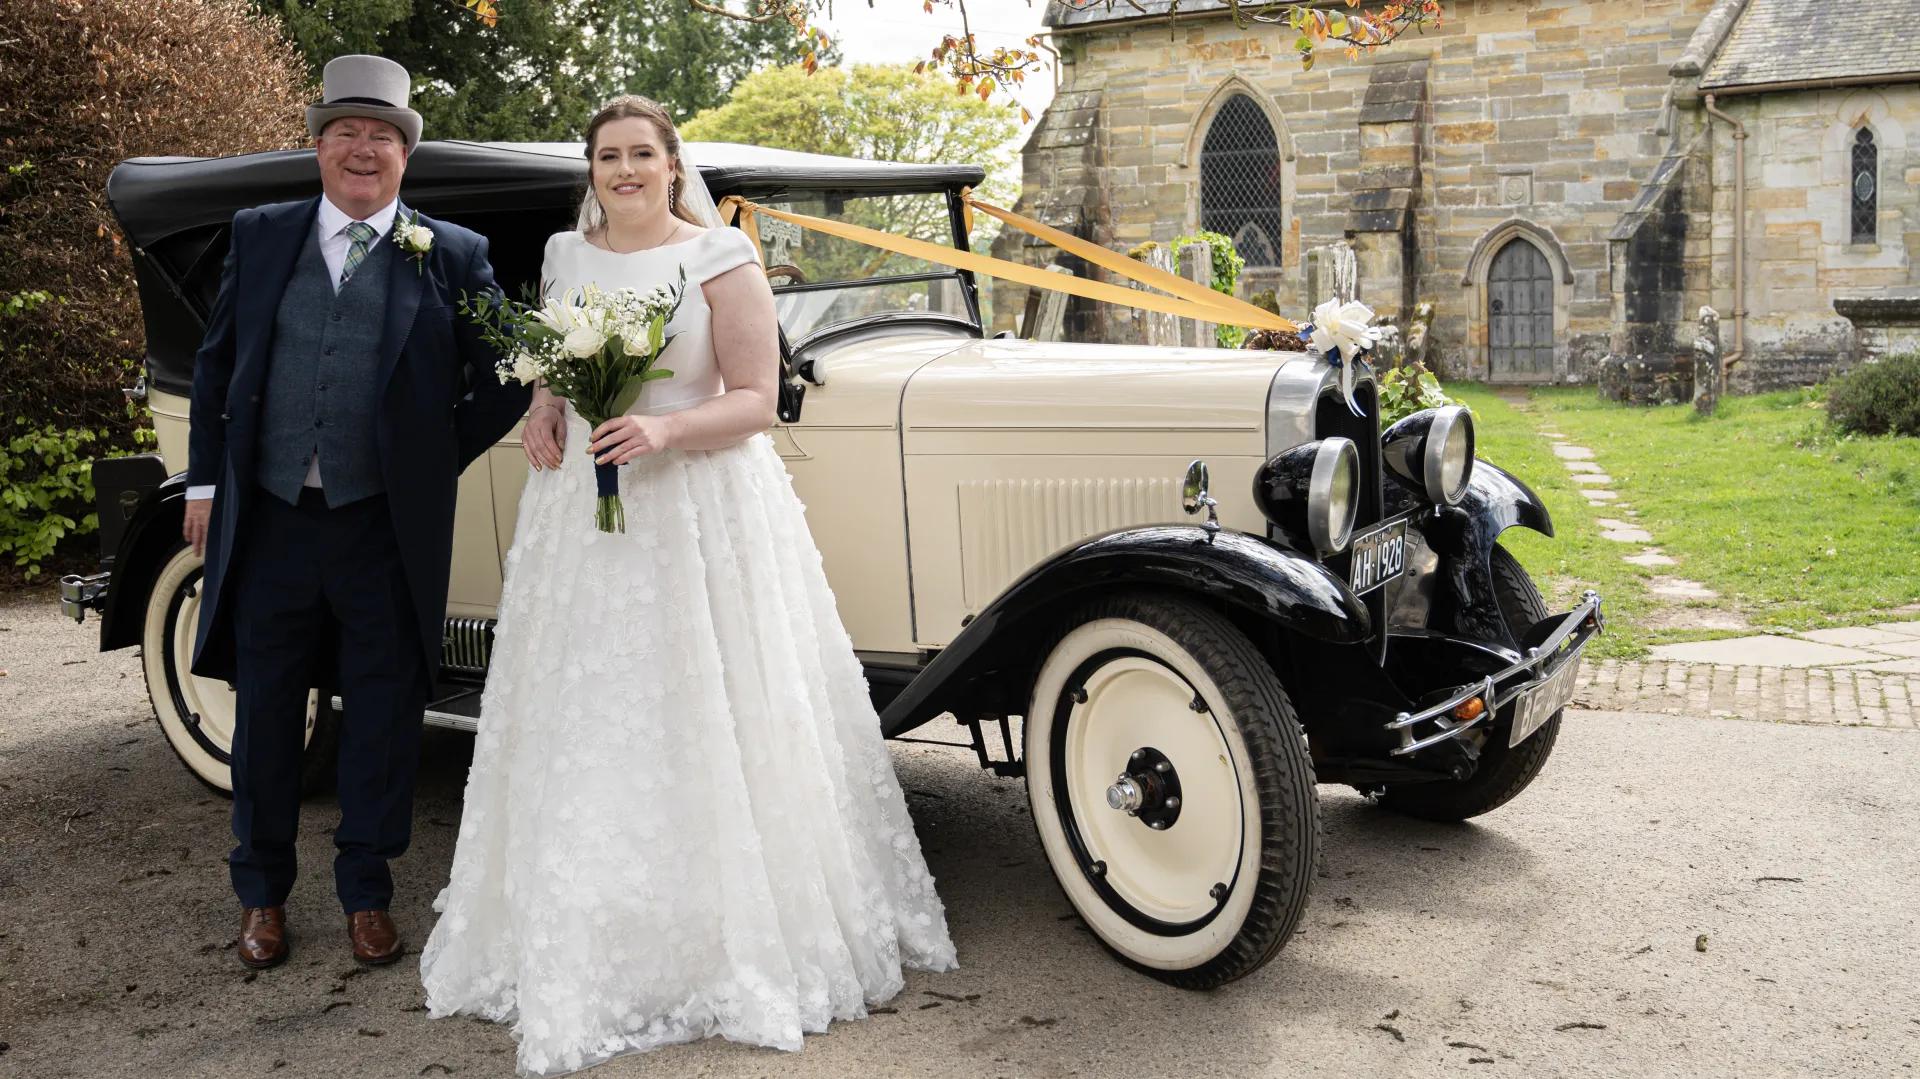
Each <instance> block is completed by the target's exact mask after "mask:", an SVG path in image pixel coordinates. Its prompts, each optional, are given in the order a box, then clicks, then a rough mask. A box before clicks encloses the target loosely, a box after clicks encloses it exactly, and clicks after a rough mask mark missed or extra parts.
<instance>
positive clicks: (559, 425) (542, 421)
mask: <svg viewBox="0 0 1920 1079" xmlns="http://www.w3.org/2000/svg"><path fill="white" fill-rule="evenodd" d="M520 448H521V449H522V450H524V451H526V455H527V463H528V464H531V465H532V466H533V467H534V468H535V469H536V470H540V469H548V468H559V467H560V454H561V453H562V452H563V451H564V450H565V449H566V448H567V413H566V403H565V402H563V401H561V400H559V399H557V398H556V399H550V400H547V401H541V402H539V403H536V404H535V405H534V406H533V410H532V411H530V412H528V413H527V426H526V428H525V429H524V430H523V432H522V433H521V435H520Z"/></svg>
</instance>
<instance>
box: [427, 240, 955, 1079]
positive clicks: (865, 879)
mask: <svg viewBox="0 0 1920 1079" xmlns="http://www.w3.org/2000/svg"><path fill="white" fill-rule="evenodd" d="M753 258H754V253H753V250H752V248H751V246H750V245H749V243H748V242H747V240H746V238H745V236H744V235H743V234H741V233H740V232H739V231H738V230H735V229H730V228H729V229H715V230H712V231H710V232H707V233H705V234H702V235H701V236H700V237H699V238H697V239H694V240H691V241H688V242H686V243H681V244H675V245H672V246H667V247H661V248H656V249H654V250H650V251H644V252H637V253H634V254H631V255H620V254H615V253H613V252H609V251H606V250H603V249H601V248H597V247H594V246H592V245H591V244H588V243H587V242H586V241H585V240H584V239H582V238H581V236H580V234H579V233H562V234H560V235H557V236H555V237H554V238H553V239H552V240H551V241H550V242H549V243H548V245H547V255H546V266H545V270H544V273H543V275H542V276H543V278H544V279H545V280H546V281H547V282H549V283H550V285H551V286H552V287H553V288H554V290H555V292H556V294H557V293H558V292H559V291H560V290H563V289H565V288H567V287H569V286H572V285H582V284H586V283H587V282H589V281H591V282H596V283H598V284H599V285H600V286H601V287H602V288H605V289H613V288H618V287H623V286H625V287H632V288H635V289H639V290H642V291H644V290H647V289H650V288H653V287H655V286H658V285H662V284H671V283H673V282H674V281H675V279H676V278H677V276H678V273H679V270H680V268H681V267H682V266H684V267H685V268H686V271H687V295H686V299H685V300H684V302H683V303H682V306H681V309H680V312H679V314H678V316H677V317H676V318H675V320H674V321H673V323H672V324H671V325H670V326H669V332H672V333H676V334H678V337H677V338H676V339H675V340H674V341H673V342H672V344H670V345H669V346H668V349H667V351H666V353H665V354H664V355H663V357H662V359H661V366H663V367H666V368H670V369H671V370H673V371H674V377H672V378H671V379H663V380H661V381H659V382H654V383H650V384H649V385H648V387H647V390H646V392H645V394H644V395H643V396H642V397H641V399H640V402H639V404H638V405H636V406H635V411H636V412H639V411H645V412H651V413H662V412H668V411H672V410H674V409H679V408H686V407H689V406H691V405H694V404H698V403H699V402H700V401H703V400H706V399H707V398H709V397H712V396H715V395H718V394H719V393H721V392H723V389H724V387H723V386H722V385H721V381H720V375H719V372H718V370H717V369H716V367H715V364H714V358H713V345H712V340H711V336H710V322H709V315H710V312H709V310H708V308H707V306H706V302H705V297H704V295H703V294H702V291H701V289H700V283H701V282H703V281H706V280H708V279H709V278H711V277H713V276H715V275H717V274H719V273H722V272H724V271H726V270H729V269H732V268H733V267H735V266H739V265H742V264H744V263H747V262H750V261H752V260H753ZM587 435H588V428H587V425H586V423H585V422H584V421H583V420H581V419H579V418H578V417H577V416H570V417H569V420H568V430H567V444H566V453H565V455H564V456H565V465H564V466H563V467H562V468H560V469H559V470H557V471H554V470H547V471H539V472H533V473H532V474H531V475H529V476H528V478H527V487H526V492H525V494H524V495H523V496H522V498H521V500H520V517H519V524H518V527H517V528H516V530H515V533H514V539H513V549H512V551H511V552H510V553H509V554H508V555H507V562H506V584H505V591H504V594H503V595H502V598H501V603H500V616H499V617H500V621H499V625H498V628H497V631H496V642H497V643H496V647H495V651H494V660H493V666H492V669H491V670H490V671H489V673H488V676H487V688H486V693H485V695H484V697H483V698H482V701H483V703H482V706H481V718H480V731H479V735H478V738H477V739H476V741H475V744H474V754H473V769H472V771H471V773H470V774H469V775H468V778H467V791H466V806H465V811H464V815H463V816H462V818H461V821H460V836H459V846H458V849H457V850H456V852H455V854H454V861H453V872H452V879H451V881H450V883H449V884H448V886H447V889H446V891H444V892H443V893H441V895H440V898H439V899H438V900H437V901H436V903H435V907H436V909H438V910H440V911H441V912H442V915H441V918H440V920H439V922H438V924H437V925H435V927H434V929H433V933H432V936H431V937H430V938H429V939H428V941H427V944H426V948H425V950H424V952H423V954H422V955H421V960H420V969H421V976H422V979H423V981H424V982H425V985H426V990H427V1004H428V1007H429V1009H430V1010H431V1012H432V1014H433V1015H435V1016H446V1015H452V1014H455V1013H465V1014H471V1015H479V1016H484V1017H486V1018H489V1019H493V1020H497V1021H504V1022H511V1023H513V1025H514V1034H515V1036H516V1037H517V1038H518V1039H519V1043H520V1048H519V1057H518V1063H519V1067H520V1070H521V1071H522V1072H523V1073H531V1074H535V1075H554V1074H559V1073H564V1072H569V1071H574V1070H576V1069H580V1068H584V1067H589V1066H591V1065H593V1064H596V1063H599V1062H600V1061H603V1060H605V1059H607V1058H609V1057H612V1056H616V1055H619V1054H621V1053H627V1052H634V1051H639V1050H645V1049H649V1048H652V1047H655V1046H659V1045H664V1044H667V1043H671V1042H683V1041H690V1040H694V1039H699V1038H705V1037H708V1036H711V1035H720V1036H722V1037H725V1038H728V1039H731V1040H734V1041H740V1042H749V1043H753V1044H757V1045H766V1046H774V1047H777V1048H781V1049H790V1050H791V1049H799V1048H800V1045H801V1034H802V1033H803V1032H817V1031H821V1030H824V1029H826V1026H827V1023H828V1021H829V1020H832V1019H854V1018H860V1017H863V1016H864V1015H865V1014H866V1005H867V1004H869V1003H877V1002H879V1001H882V1000H885V999H887V998H889V997H892V996H893V995H894V994H896V993H898V992H899V991H900V989H901V985H902V978H901V968H902V966H905V967H909V968H912V969H916V970H935V971H938V970H950V969H952V968H953V967H954V966H955V958H954V949H953V944H952V942H951V940H950V939H949V937H948V935H947V926H946V916H945V913H944V911H943V910H942V908H941V905H940V900H939V898H938V897H937V896H936V895H935V894H934V887H933V878H932V877H931V876H929V875H928V873H927V868H926V863H925V861H924V860H923V858H922V857H921V853H920V843H919V840H918V839H917V838H916V837H915V835H914V831H913V822H912V821H911V820H910V819H909V818H908V816H907V808H906V802H905V800H904V799H903V797H902V796H901V791H900V786H899V784H898V782H897V781H896V780H895V778H894V773H893V763H892V760H891V758H890V757H889V755H888V752H887V748H886V745H885V743H884V742H883V741H882V740H881V737H880V728H879V722H878V719H877V718H876V716H875V714H874V710H873V706H872V704H871V703H870V702H869V700H868V697H867V687H866V683H865V681H864V679H863V678H862V675H861V670H860V665H859V663H858V661H857V660H856V659H855V658H854V655H853V648H852V644H851V642H850V641H849V639H848V637H847V633H846V630H845V629H844V628H843V627H842V625H841V623H840V618H839V615H838V613H837V612H836V610H835V608H834V601H833V594H832V593H831V592H830V591H829V590H828V588H827V581H826V577H825V575H824V574H823V573H822V571H821V564H820V553H819V551H818V549H817V548H815V546H814V544H813V538H812V536H811V535H810V534H809V533H808V531H807V524H806V519H805V517H804V516H803V513H802V508H801V505H800V501H799V499H798V498H796V497H795V495H794V492H793V488H792V483H791V481H790V480H789V478H788V476H787V473H786V469H785V468H784V467H783V466H782V464H781V462H780V458H779V456H778V455H777V454H776V453H775V451H774V448H773V444H772V440H771V439H770V438H769V437H768V436H766V435H764V434H763V435H756V436H754V437H753V438H751V439H748V440H747V441H746V442H745V443H744V444H742V445H739V446H735V447H733V448H731V449H724V450H715V451H710V452H695V451H688V452H682V451H678V450H669V451H666V452H664V453H660V454H657V455H654V456H650V457H643V458H641V459H639V460H636V461H633V462H631V463H629V464H626V465H624V466H622V467H621V469H620V495H621V499H622V501H623V503H624V505H625V510H626V517H627V519H626V527H627V530H626V532H625V534H618V533H615V534H607V533H601V532H598V531H596V530H595V529H594V523H593V516H594V515H593V505H594V497H595V492H594V477H593V466H592V462H591V459H590V458H589V456H588V455H587V454H586V453H585V452H583V451H584V447H586V445H587V444H588V441H589V440H588V437H587Z"/></svg>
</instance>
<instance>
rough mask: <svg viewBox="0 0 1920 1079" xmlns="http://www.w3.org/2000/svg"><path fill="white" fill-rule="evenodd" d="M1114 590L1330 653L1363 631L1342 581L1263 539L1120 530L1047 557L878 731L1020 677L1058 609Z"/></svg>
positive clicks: (897, 729) (941, 658)
mask: <svg viewBox="0 0 1920 1079" xmlns="http://www.w3.org/2000/svg"><path fill="white" fill-rule="evenodd" d="M1119 587H1149V588H1160V589H1164V590H1167V591H1172V592H1179V593H1186V594H1188V595H1191V596H1194V597H1195V598H1196V599H1199V600H1201V601H1203V602H1208V603H1215V604H1225V605H1228V606H1232V607H1236V608H1239V609H1241V610H1242V611H1245V612H1247V613H1248V614H1249V615H1252V616H1254V617H1256V618H1260V619H1264V620H1266V621H1269V622H1272V623H1274V624H1276V625H1278V626H1280V627H1282V628H1284V629H1287V630H1289V631H1291V632H1294V633H1299V634H1303V635H1305V636H1309V637H1313V638H1315V639H1318V640H1324V641H1328V642H1331V643H1335V644H1352V643H1355V642H1358V641H1363V640H1366V639H1367V637H1368V635H1369V633H1370V632H1371V630H1372V622H1371V619H1370V618H1369V617H1368V614H1367V609H1366V605H1365V604H1363V603H1362V602H1361V601H1360V599H1359V598H1358V597H1356V596H1355V595H1354V594H1353V592H1352V591H1351V590H1350V589H1349V588H1348V587H1347V585H1346V582H1344V581H1342V580H1341V579H1340V578H1338V577H1336V576H1334V575H1333V574H1332V573H1331V572H1329V571H1328V570H1327V569H1326V567H1324V566H1322V565H1320V564H1319V563H1318V562H1315V561H1313V560H1312V559H1309V558H1304V557H1302V556H1300V555H1297V554H1294V553H1292V552H1290V551H1286V550H1283V549H1281V548H1278V547H1275V546H1273V545H1272V544H1270V543H1268V542H1267V541H1265V540H1263V539H1260V538H1258V537H1255V536H1250V535H1247V534H1246V533H1244V532H1232V531H1220V532H1215V533H1208V532H1207V530H1205V529H1203V528H1198V527H1194V526H1190V525H1155V526H1151V527H1146V528H1129V529H1123V530H1121V531H1118V532H1110V533H1108V534H1106V535H1104V536H1096V537H1094V538H1093V539H1090V540H1087V541H1085V542H1083V543H1079V544H1076V545H1074V546H1072V547H1069V548H1067V549H1066V550H1063V551H1061V552H1059V553H1058V554H1055V555H1054V556H1053V557H1052V558H1049V559H1048V560H1047V561H1045V562H1043V563H1041V564H1040V565H1039V566H1037V567H1035V568H1034V569H1032V570H1031V571H1029V572H1028V573H1027V575H1026V576H1024V577H1022V578H1021V579H1020V580H1019V581H1017V582H1015V583H1014V584H1013V585H1012V586H1011V587H1009V588H1008V589H1007V590H1006V591H1005V592H1002V593H1001V594H1000V596H999V597H998V598H997V599H995V600H994V601H993V602H992V603H991V604H989V605H988V606H987V608H986V609H985V610H983V611H981V612H980V614H979V615H978V616H977V617H975V618H974V619H973V620H972V621H970V622H968V623H967V625H966V626H965V628H963V629H962V630H961V631H960V635H959V636H957V637H955V638H954V639H953V643H951V644H949V645H948V646H947V647H946V648H944V649H942V650H941V652H940V654H939V655H937V656H935V657H934V659H933V662H931V663H929V664H927V666H926V667H925V668H923V669H922V670H921V671H920V673H919V674H918V675H917V676H916V677H915V678H914V680H913V681H912V682H911V683H910V684H908V685H907V687H906V688H905V689H904V690H902V691H901V692H900V694H899V696H897V697H895V698H894V699H893V700H892V702H891V703H889V704H888V705H887V707H886V711H885V712H884V713H883V714H882V715H881V717H880V728H881V731H882V732H883V733H885V734H886V735H887V736H889V737H892V736H894V735H898V734H901V733H903V732H905V731H908V730H911V729H912V728H914V727H917V726H919V725H920V724H922V723H925V722H926V721H927V720H930V719H932V718H934V717H935V716H937V715H939V714H940V713H942V712H946V711H951V710H953V709H954V708H955V707H959V705H958V704H957V703H956V702H957V701H960V700H961V699H963V698H964V697H966V696H967V693H966V690H967V688H968V687H969V686H970V685H971V684H972V683H974V682H975V681H977V680H979V679H980V678H981V677H983V676H985V675H988V674H990V673H992V672H994V671H996V670H1000V671H1004V672H1005V673H1006V674H1008V675H1012V674H1014V673H1015V672H1014V671H1013V670H1012V669H1011V667H1012V666H1013V665H1015V664H1018V665H1019V666H1020V669H1019V671H1018V672H1017V673H1018V674H1019V675H1021V676H1024V675H1025V674H1027V673H1029V672H1028V671H1027V670H1026V667H1027V666H1030V665H1031V664H1032V663H1033V662H1034V661H1035V660H1036V659H1037V658H1038V657H1035V656H1033V655H1031V654H1030V653H1029V652H1027V651H1026V650H1025V646H1026V645H1028V644H1030V643H1031V642H1032V641H1033V639H1034V638H1035V637H1037V636H1038V634H1039V633H1041V632H1044V631H1045V629H1046V628H1047V625H1048V624H1049V622H1050V619H1051V617H1052V616H1053V615H1054V614H1057V613H1058V611H1059V609H1060V608H1061V606H1062V605H1063V603H1064V601H1068V600H1072V599H1076V598H1078V597H1080V596H1082V595H1087V594H1092V593H1094V592H1096V591H1098V590H1104V589H1112V588H1119ZM1021 703H1022V704H1024V702H1021ZM1003 704H1009V705H1010V702H1003Z"/></svg>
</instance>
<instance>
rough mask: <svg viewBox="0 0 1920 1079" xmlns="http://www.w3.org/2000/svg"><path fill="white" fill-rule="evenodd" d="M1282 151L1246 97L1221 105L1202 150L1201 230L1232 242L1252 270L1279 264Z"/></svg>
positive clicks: (1237, 96)
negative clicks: (1217, 234) (1230, 239)
mask: <svg viewBox="0 0 1920 1079" xmlns="http://www.w3.org/2000/svg"><path fill="white" fill-rule="evenodd" d="M1282 225H1283V222H1282V220H1281V210H1280V146H1279V143H1278V142H1277V141H1276V140H1275V139H1274V136H1273V125H1272V124H1270V123H1268V122H1267V114H1266V113H1264V112H1262V111H1261V110H1260V106H1259V105H1258V104H1256V103H1255V102H1254V100H1253V99H1252V98H1250V97H1248V96H1246V95H1245V94H1235V95H1233V96H1232V97H1230V98H1228V99H1227V100H1226V101H1225V102H1224V103H1222V104H1221V106H1220V111H1219V112H1218V113H1216V114H1215V115H1214V118H1213V124H1212V125H1211V126H1209V127H1208V128H1207V140H1206V142H1204V143H1202V144H1201V146H1200V227H1201V228H1203V229H1206V230H1208V231H1210V232H1218V233H1223V234H1225V235H1227V236H1231V237H1232V238H1233V246H1234V247H1235V248H1236V249H1238V250H1239V252H1240V256H1241V257H1242V258H1244V259H1246V260H1247V264H1248V265H1249V266H1278V265H1280V243H1281V237H1282V236H1283V235H1284V233H1283V232H1282Z"/></svg>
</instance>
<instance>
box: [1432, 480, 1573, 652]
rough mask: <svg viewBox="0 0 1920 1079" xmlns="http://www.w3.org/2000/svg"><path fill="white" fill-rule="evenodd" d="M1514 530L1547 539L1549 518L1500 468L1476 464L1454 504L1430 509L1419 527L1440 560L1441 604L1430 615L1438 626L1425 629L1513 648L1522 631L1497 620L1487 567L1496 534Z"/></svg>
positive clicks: (1542, 505)
mask: <svg viewBox="0 0 1920 1079" xmlns="http://www.w3.org/2000/svg"><path fill="white" fill-rule="evenodd" d="M1516 526H1518V527H1524V528H1531V529H1533V530H1534V531H1535V532H1539V533H1540V534H1542V535H1545V536H1552V535H1553V518H1552V516H1550V515H1549V514H1548V513H1547V507H1546V504H1545V503H1543V502H1541V501H1540V496H1539V495H1536V494H1534V493H1533V489H1532V488H1530V487H1528V486H1527V485H1526V484H1524V483H1522V482H1520V481H1519V480H1518V479H1515V478H1514V476H1513V475H1512V473H1509V472H1507V471H1506V470H1505V469H1502V468H1500V467H1498V466H1496V465H1491V464H1488V463H1487V462H1485V461H1479V460H1476V461H1475V462H1474V463H1473V477H1472V479H1471V481H1470V482H1469V483H1468V485H1467V492H1466V494H1465V495H1463V496H1462V497H1461V499H1460V503H1459V505H1456V506H1452V507H1446V508H1439V509H1435V510H1433V511H1432V515H1431V517H1430V518H1429V519H1428V520H1427V521H1425V522H1423V523H1422V524H1421V530H1422V531H1423V532H1424V533H1425V534H1426V537H1427V541H1428V542H1429V543H1431V544H1432V545H1433V548H1434V551H1435V552H1436V553H1438V554H1439V555H1440V585H1441V587H1440V591H1441V593H1442V597H1441V598H1442V600H1443V602H1440V603H1437V604H1436V611H1435V614H1436V615H1437V616H1439V619H1440V624H1439V625H1435V626H1432V627H1430V628H1434V629H1442V630H1446V631H1448V632H1451V633H1453V634H1455V635H1457V636H1461V637H1466V638H1469V639H1471V640H1476V641H1487V642H1492V643H1495V644H1503V645H1511V644H1515V643H1517V638H1518V637H1519V636H1520V635H1522V634H1524V633H1525V632H1526V627H1524V626H1523V627H1512V628H1509V627H1508V626H1507V624H1506V622H1505V620H1504V619H1503V618H1502V617H1501V615H1500V605H1499V603H1498V601H1496V600H1495V599H1494V593H1493V572H1492V570H1491V569H1490V568H1489V563H1488V560H1489V559H1490V558H1491V557H1492V555H1493V547H1494V544H1495V543H1496V542H1498V541H1499V539H1500V534H1501V533H1502V532H1505V531H1506V530H1507V529H1509V528H1514V527H1516Z"/></svg>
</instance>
